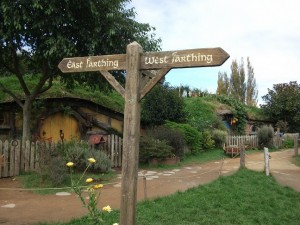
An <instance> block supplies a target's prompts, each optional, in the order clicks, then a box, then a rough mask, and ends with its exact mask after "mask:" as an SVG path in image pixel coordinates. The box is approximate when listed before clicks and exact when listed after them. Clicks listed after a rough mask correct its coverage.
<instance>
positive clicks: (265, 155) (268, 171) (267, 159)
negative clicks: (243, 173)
mask: <svg viewBox="0 0 300 225" xmlns="http://www.w3.org/2000/svg"><path fill="white" fill-rule="evenodd" d="M264 158H265V173H266V175H267V176H269V175H270V166H269V159H270V156H269V149H268V148H264Z"/></svg>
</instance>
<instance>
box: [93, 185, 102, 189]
mask: <svg viewBox="0 0 300 225" xmlns="http://www.w3.org/2000/svg"><path fill="white" fill-rule="evenodd" d="M102 187H103V184H96V185H94V186H93V188H94V189H98V188H102Z"/></svg>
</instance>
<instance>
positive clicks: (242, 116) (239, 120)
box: [216, 95, 247, 134]
mask: <svg viewBox="0 0 300 225" xmlns="http://www.w3.org/2000/svg"><path fill="white" fill-rule="evenodd" d="M216 98H217V100H218V101H219V102H220V103H223V104H226V105H229V106H230V107H231V108H232V109H233V122H234V123H235V124H236V130H235V131H236V133H237V134H244V133H245V128H246V123H247V112H246V108H245V106H244V104H243V103H241V102H240V101H238V100H236V99H235V98H232V97H229V96H223V95H217V96H216Z"/></svg>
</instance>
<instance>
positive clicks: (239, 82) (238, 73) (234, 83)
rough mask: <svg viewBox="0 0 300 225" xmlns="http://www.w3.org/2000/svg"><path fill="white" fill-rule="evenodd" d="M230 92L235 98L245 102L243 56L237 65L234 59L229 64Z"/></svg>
mask: <svg viewBox="0 0 300 225" xmlns="http://www.w3.org/2000/svg"><path fill="white" fill-rule="evenodd" d="M230 94H231V95H232V96H233V97H234V98H236V99H237V100H239V101H241V102H243V103H245V94H246V84H245V70H244V62H243V58H242V59H241V64H240V65H239V64H238V63H237V61H236V60H233V61H232V64H231V76H230Z"/></svg>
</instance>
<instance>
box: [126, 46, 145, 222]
mask: <svg viewBox="0 0 300 225" xmlns="http://www.w3.org/2000/svg"><path fill="white" fill-rule="evenodd" d="M142 51H143V49H142V47H141V46H140V45H139V44H138V43H137V42H133V43H131V44H129V45H128V46H127V51H126V53H127V57H126V68H127V75H126V85H125V90H126V92H125V111H124V133H123V163H122V187H121V208H120V210H121V212H120V225H135V224H136V202H137V177H138V159H139V141H140V114H141V113H140V112H141V109H140V101H139V100H140V95H139V93H140V92H139V89H140V68H139V65H140V57H141V53H142Z"/></svg>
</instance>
